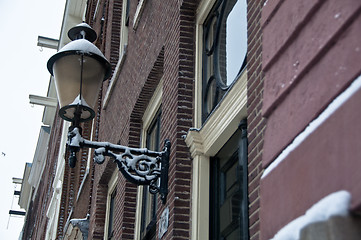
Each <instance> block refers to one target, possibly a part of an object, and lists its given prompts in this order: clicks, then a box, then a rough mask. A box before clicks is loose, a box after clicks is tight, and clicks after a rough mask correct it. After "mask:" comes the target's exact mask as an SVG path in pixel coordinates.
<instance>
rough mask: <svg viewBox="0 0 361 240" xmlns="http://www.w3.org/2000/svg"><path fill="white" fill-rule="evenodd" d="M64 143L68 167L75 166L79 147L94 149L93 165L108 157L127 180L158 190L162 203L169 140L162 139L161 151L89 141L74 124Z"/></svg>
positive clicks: (166, 187) (155, 191)
mask: <svg viewBox="0 0 361 240" xmlns="http://www.w3.org/2000/svg"><path fill="white" fill-rule="evenodd" d="M67 146H68V147H69V149H70V157H69V165H70V167H75V161H76V152H78V151H79V149H80V148H94V149H95V151H94V158H93V159H94V161H95V162H96V163H97V164H102V163H104V161H105V156H109V157H112V158H113V159H114V162H115V163H116V164H117V166H118V169H119V170H120V171H121V172H122V174H123V175H124V177H125V178H126V179H127V180H128V181H130V182H132V183H134V184H137V185H149V192H150V193H152V194H156V193H160V195H161V199H162V201H163V203H164V204H165V203H166V199H167V194H168V168H169V154H170V147H171V143H170V141H169V140H165V142H164V148H163V150H162V151H161V152H157V151H151V150H148V149H147V148H131V147H126V146H123V145H117V144H112V143H109V142H95V141H89V140H86V139H84V138H83V137H82V136H81V134H80V130H79V128H78V127H74V128H72V129H70V130H69V133H68V142H67ZM115 152H116V153H115ZM158 179H159V180H160V182H159V183H158Z"/></svg>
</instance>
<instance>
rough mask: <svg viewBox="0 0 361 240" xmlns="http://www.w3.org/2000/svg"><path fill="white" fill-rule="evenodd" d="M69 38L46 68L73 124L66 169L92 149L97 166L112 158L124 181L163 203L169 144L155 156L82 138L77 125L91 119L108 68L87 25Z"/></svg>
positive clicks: (64, 115) (71, 32) (62, 111)
mask: <svg viewBox="0 0 361 240" xmlns="http://www.w3.org/2000/svg"><path fill="white" fill-rule="evenodd" d="M68 36H69V38H70V39H71V40H72V41H71V42H70V43H68V44H67V45H65V46H64V47H63V48H62V49H60V50H59V51H58V52H57V53H56V54H54V55H53V56H52V57H51V58H50V59H49V61H48V64H47V67H48V70H49V72H50V74H51V75H53V76H54V81H55V86H56V91H57V95H58V100H59V105H60V110H59V115H60V117H61V118H63V119H64V120H66V121H70V122H71V123H72V125H71V127H70V128H69V133H68V141H67V146H68V148H69V150H70V156H69V166H70V167H71V168H74V167H75V164H76V153H77V152H78V151H79V149H80V148H84V147H86V148H94V149H95V151H94V161H95V162H96V163H98V164H102V163H103V162H104V160H105V156H109V157H112V158H113V159H114V162H115V163H116V164H117V166H118V168H119V170H120V171H121V172H122V174H123V175H124V176H125V178H126V179H128V180H129V181H131V182H133V183H135V184H137V185H149V191H150V192H151V193H152V194H155V193H158V192H159V193H160V195H161V199H162V200H163V203H165V202H166V199H167V194H168V167H169V154H170V145H171V144H170V141H169V140H165V143H164V148H163V150H162V151H161V152H158V151H150V150H148V149H146V148H131V147H126V146H122V145H116V144H111V143H109V142H95V141H89V140H86V139H84V138H83V137H82V136H81V128H80V123H81V122H86V121H90V120H92V119H93V118H94V116H95V111H94V106H95V104H96V100H97V97H98V93H99V90H100V87H101V85H102V82H103V81H104V80H106V79H107V78H109V76H110V75H111V66H110V63H109V62H108V60H107V59H106V58H105V57H104V55H103V54H102V52H101V51H100V50H99V49H98V48H97V47H96V46H95V45H94V44H93V43H91V42H93V41H95V40H96V38H97V35H96V33H95V31H94V30H93V29H92V28H91V27H90V26H89V25H88V24H86V23H81V24H79V25H77V26H75V27H73V28H72V29H70V30H69V32H68ZM158 179H159V180H160V183H158V182H159V181H158Z"/></svg>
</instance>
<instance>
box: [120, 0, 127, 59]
mask: <svg viewBox="0 0 361 240" xmlns="http://www.w3.org/2000/svg"><path fill="white" fill-rule="evenodd" d="M128 25H129V0H123V5H122V22H121V27H120V47H119V56H120V58H122V55H123V54H124V52H125V51H126V48H127V45H128Z"/></svg>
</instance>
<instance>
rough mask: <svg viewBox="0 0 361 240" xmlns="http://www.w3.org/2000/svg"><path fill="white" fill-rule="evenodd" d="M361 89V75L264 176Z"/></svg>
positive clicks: (279, 156) (284, 151)
mask: <svg viewBox="0 0 361 240" xmlns="http://www.w3.org/2000/svg"><path fill="white" fill-rule="evenodd" d="M360 89H361V75H360V76H359V77H358V78H356V79H355V80H354V81H353V82H352V84H351V85H350V86H349V87H348V88H347V89H346V90H345V91H343V92H342V93H341V94H340V95H338V96H337V97H336V98H335V99H334V100H333V101H332V102H331V103H330V104H329V105H328V106H327V108H326V109H325V110H324V111H323V112H322V113H321V114H320V115H319V116H318V117H317V118H316V119H314V120H313V121H311V122H310V123H309V124H308V126H307V127H306V128H305V130H303V131H302V132H301V133H300V134H298V135H297V137H295V138H294V140H293V141H292V143H291V144H290V145H288V146H287V147H286V148H285V149H284V150H283V151H282V153H281V154H280V155H278V157H277V158H276V159H275V160H274V161H273V162H272V163H271V164H270V165H269V166H268V167H267V168H266V169H265V171H264V172H263V174H262V177H261V179H262V178H265V177H266V176H267V175H268V174H269V173H270V172H271V171H272V170H273V169H275V168H276V167H277V166H278V165H279V164H280V163H281V162H282V161H283V160H284V159H285V158H286V157H287V156H288V155H289V154H290V153H291V152H292V151H293V150H295V149H296V148H297V147H298V146H299V145H301V143H302V142H304V141H305V140H306V139H307V138H308V137H309V136H310V135H311V134H312V133H313V132H314V131H316V129H317V128H318V127H319V126H321V125H322V124H323V123H324V122H325V121H326V120H327V119H328V118H329V117H330V116H331V115H332V114H334V113H335V112H336V111H337V110H338V109H339V108H340V107H341V106H342V105H343V104H344V103H346V102H347V101H348V100H349V99H350V98H351V97H352V96H353V95H354V94H355V93H356V92H357V91H359V90H360Z"/></svg>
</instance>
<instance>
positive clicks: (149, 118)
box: [134, 79, 163, 240]
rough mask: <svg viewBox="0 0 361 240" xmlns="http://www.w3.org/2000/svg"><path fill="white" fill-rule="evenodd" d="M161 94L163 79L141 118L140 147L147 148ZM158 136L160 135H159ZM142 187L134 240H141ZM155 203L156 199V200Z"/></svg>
mask: <svg viewBox="0 0 361 240" xmlns="http://www.w3.org/2000/svg"><path fill="white" fill-rule="evenodd" d="M162 94H163V79H161V80H160V81H159V84H158V86H157V88H156V89H155V91H154V94H153V96H152V98H151V99H150V101H149V104H148V107H147V108H146V110H145V111H144V114H143V118H142V123H143V124H142V132H141V136H142V138H141V147H146V146H147V137H146V136H147V130H148V129H149V128H150V126H151V124H152V123H153V120H154V119H155V117H156V116H157V114H158V113H159V111H161V110H160V109H161V104H162ZM159 134H160V133H159ZM143 189H144V186H138V191H137V206H136V218H135V219H136V220H135V228H134V239H135V240H141V226H142V205H143V201H142V200H143V196H144V193H145V191H144V190H143ZM147 194H148V193H147ZM156 201H157V198H156Z"/></svg>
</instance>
